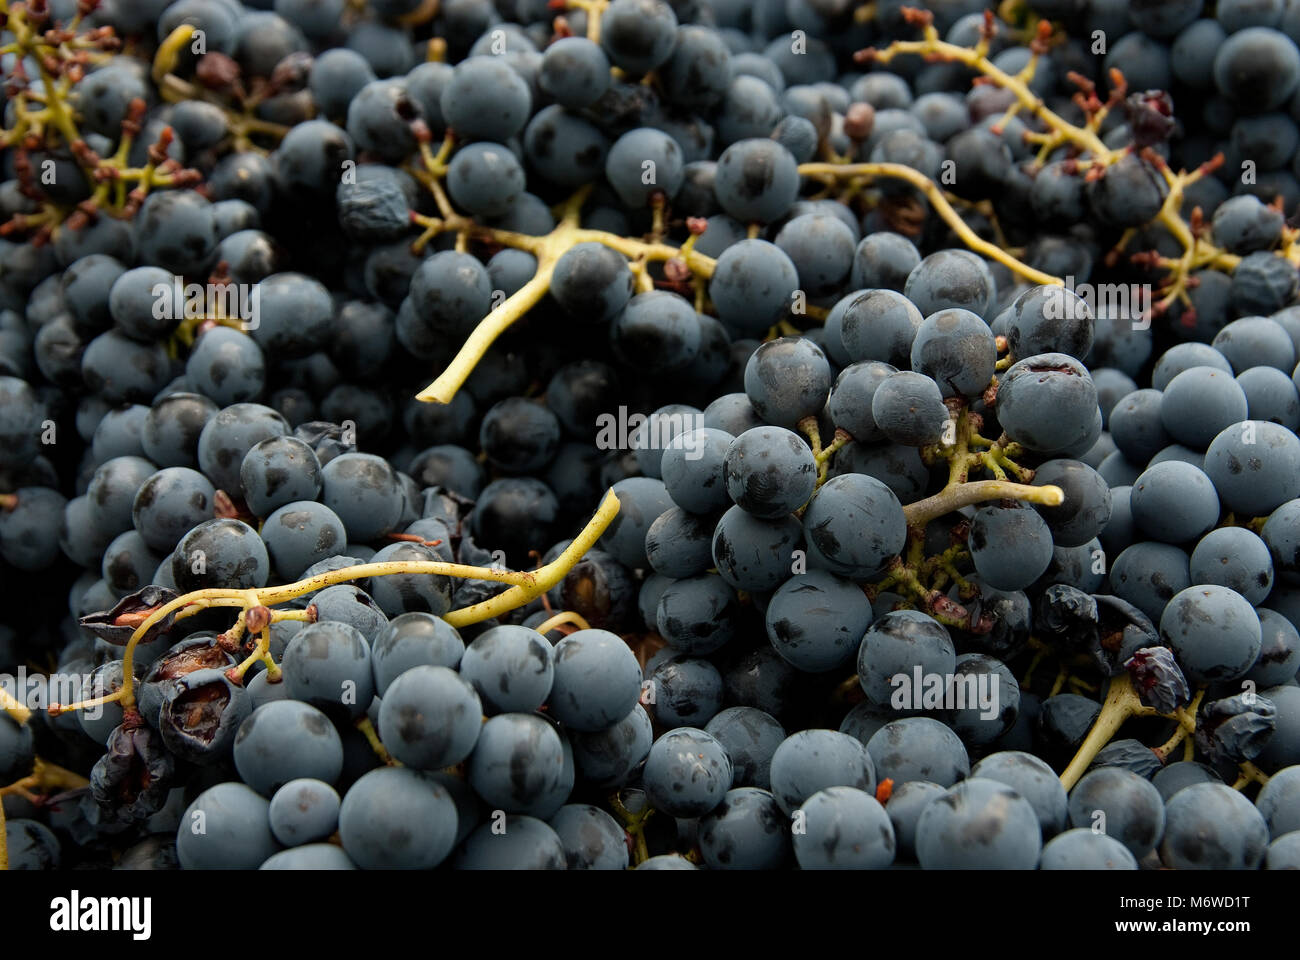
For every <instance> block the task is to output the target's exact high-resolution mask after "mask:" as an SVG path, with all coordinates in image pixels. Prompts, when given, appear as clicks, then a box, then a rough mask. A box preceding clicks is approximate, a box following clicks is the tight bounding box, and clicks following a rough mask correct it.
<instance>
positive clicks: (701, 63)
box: [659, 26, 731, 109]
mask: <svg viewBox="0 0 1300 960" xmlns="http://www.w3.org/2000/svg"><path fill="white" fill-rule="evenodd" d="M729 61H730V54H729V53H728V51H727V47H726V44H724V43H723V41H722V39H721V38H720V37H719V36H718V35H717V33H716V32H715V31H714V30H712V29H709V28H707V27H698V26H681V27H678V28H677V38H676V43H675V45H674V47H673V52H672V56H670V57H669V58H668V60H667V61H665V62H664V63H663V64H662V65H661V66H660V67H659V77H660V79H661V81H662V82H663V85H664V93H665V95H666V96H667V97H668V99H669V100H671V101H672V102H673V103H675V104H677V105H679V106H681V107H685V108H688V109H704V108H707V107H710V106H712V105H713V104H715V103H716V102H717V101H718V100H720V99H721V98H722V95H723V94H724V93H725V92H726V89H727V86H728V84H729V83H730V81H731V69H730V63H729Z"/></svg>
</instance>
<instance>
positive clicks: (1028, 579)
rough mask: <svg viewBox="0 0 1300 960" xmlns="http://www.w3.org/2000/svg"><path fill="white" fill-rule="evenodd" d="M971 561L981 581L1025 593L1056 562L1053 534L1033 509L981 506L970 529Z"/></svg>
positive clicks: (1017, 506) (999, 587) (1018, 506)
mask: <svg viewBox="0 0 1300 960" xmlns="http://www.w3.org/2000/svg"><path fill="white" fill-rule="evenodd" d="M969 542H970V553H971V560H972V561H973V562H974V564H975V570H976V571H977V572H978V573H979V575H980V578H981V579H982V580H984V581H985V582H987V583H988V584H989V585H990V586H992V587H995V588H997V589H999V590H1023V589H1024V588H1025V587H1028V586H1029V585H1030V584H1032V583H1033V582H1034V581H1035V580H1037V579H1038V578H1039V577H1040V576H1041V575H1042V574H1043V572H1044V571H1045V570H1046V569H1047V567H1048V565H1049V564H1050V563H1051V562H1052V531H1051V530H1050V528H1049V527H1048V525H1047V522H1046V521H1044V520H1043V518H1042V516H1041V515H1040V514H1039V513H1038V512H1036V511H1034V510H1032V509H1030V508H1029V507H1026V506H1023V505H1020V504H1017V505H1016V506H1012V507H1001V506H992V507H981V508H980V509H978V510H977V511H975V516H974V518H973V519H972V520H971V529H970V540H969Z"/></svg>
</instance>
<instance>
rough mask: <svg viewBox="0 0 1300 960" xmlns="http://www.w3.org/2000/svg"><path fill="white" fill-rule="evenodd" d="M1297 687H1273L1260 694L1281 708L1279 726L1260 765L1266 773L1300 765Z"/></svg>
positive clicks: (1262, 754)
mask: <svg viewBox="0 0 1300 960" xmlns="http://www.w3.org/2000/svg"><path fill="white" fill-rule="evenodd" d="M1297 689H1300V688H1296V687H1292V686H1289V685H1288V686H1281V687H1269V688H1268V689H1266V690H1261V691H1260V693H1259V696H1260V699H1261V700H1268V701H1270V702H1271V703H1272V704H1273V705H1274V707H1276V709H1277V717H1276V726H1275V728H1274V730H1273V734H1272V736H1270V737H1269V738H1268V742H1267V743H1265V744H1264V749H1263V750H1262V751H1260V754H1259V756H1258V757H1257V758H1256V762H1257V763H1258V764H1259V766H1260V767H1261V768H1262V769H1264V770H1280V769H1281V768H1283V767H1289V766H1295V765H1296V764H1297V763H1300V696H1297Z"/></svg>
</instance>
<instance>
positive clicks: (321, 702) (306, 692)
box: [283, 621, 374, 719]
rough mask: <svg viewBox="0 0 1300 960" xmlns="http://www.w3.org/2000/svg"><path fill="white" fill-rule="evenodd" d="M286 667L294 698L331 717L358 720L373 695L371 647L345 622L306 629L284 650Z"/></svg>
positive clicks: (284, 664) (289, 686) (323, 623)
mask: <svg viewBox="0 0 1300 960" xmlns="http://www.w3.org/2000/svg"><path fill="white" fill-rule="evenodd" d="M283 667H284V678H285V683H286V684H288V689H289V692H290V694H291V695H292V696H294V697H295V698H297V699H301V700H304V701H306V702H309V703H311V704H313V705H314V706H316V707H319V708H320V709H322V710H325V711H326V712H329V713H331V714H335V715H340V716H349V717H351V718H353V719H356V718H357V717H360V716H361V715H363V714H364V713H365V712H366V709H367V708H368V707H369V706H370V700H371V698H372V697H373V696H374V677H373V675H372V673H371V668H370V645H369V644H368V643H367V642H366V639H365V637H363V636H362V635H361V633H360V631H358V630H357V629H356V628H355V627H353V626H350V625H349V624H346V623H340V622H337V621H320V622H318V623H309V624H308V625H307V626H305V627H303V629H301V630H299V631H298V632H297V633H296V634H294V636H293V638H292V639H291V640H290V641H289V645H288V646H287V647H286V648H285V651H284V660H283Z"/></svg>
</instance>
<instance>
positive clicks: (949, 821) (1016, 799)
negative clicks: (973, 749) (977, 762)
mask: <svg viewBox="0 0 1300 960" xmlns="http://www.w3.org/2000/svg"><path fill="white" fill-rule="evenodd" d="M1041 850H1042V838H1041V835H1040V828H1039V825H1038V818H1037V816H1036V815H1035V813H1034V808H1033V807H1032V806H1031V805H1030V803H1029V801H1027V800H1026V799H1025V798H1024V797H1022V796H1021V795H1020V794H1019V793H1017V792H1016V791H1015V790H1013V789H1012V788H1011V787H1008V786H1006V785H1005V784H1002V783H998V782H996V781H994V780H984V779H979V778H972V779H970V780H965V781H963V782H962V783H959V784H957V785H956V786H954V787H951V788H949V790H948V791H947V792H946V793H945V794H943V795H942V796H940V797H937V798H935V799H934V800H933V801H931V802H930V803H929V804H928V805H927V806H926V808H925V810H924V811H923V812H922V813H921V819H920V820H919V821H918V822H917V825H916V852H917V858H918V859H919V860H920V862H921V866H922V868H923V869H927V870H932V869H940V870H943V869H948V870H953V869H957V870H961V869H966V870H971V869H982V870H989V869H993V870H1030V869H1033V868H1034V867H1035V866H1037V864H1038V859H1039V854H1040V853H1041Z"/></svg>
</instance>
